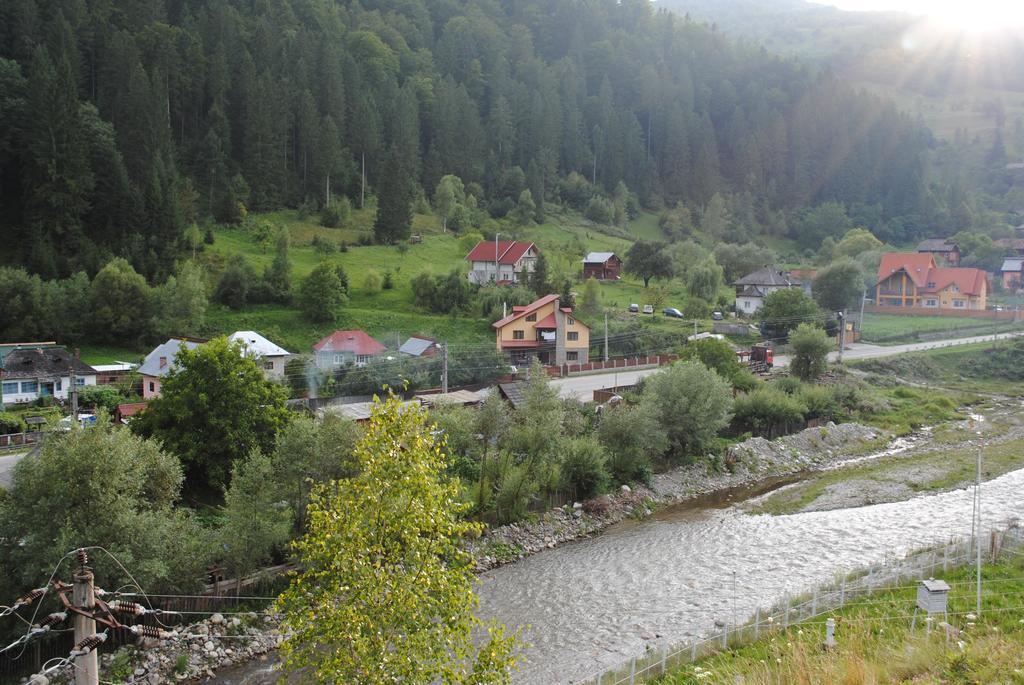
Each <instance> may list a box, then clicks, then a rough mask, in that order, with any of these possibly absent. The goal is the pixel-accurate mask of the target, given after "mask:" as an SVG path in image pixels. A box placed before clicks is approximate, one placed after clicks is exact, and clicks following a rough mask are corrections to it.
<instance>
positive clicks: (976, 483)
mask: <svg viewBox="0 0 1024 685" xmlns="http://www.w3.org/2000/svg"><path fill="white" fill-rule="evenodd" d="M983 445H984V438H982V437H981V431H978V470H977V474H976V476H975V481H974V501H975V505H974V511H975V512H976V513H975V516H976V518H977V525H976V526H975V539H974V546H975V548H976V550H975V554H976V559H975V568H976V572H977V586H978V587H977V594H978V597H977V606H976V607H975V613H977V615H978V616H981V448H982V446H983Z"/></svg>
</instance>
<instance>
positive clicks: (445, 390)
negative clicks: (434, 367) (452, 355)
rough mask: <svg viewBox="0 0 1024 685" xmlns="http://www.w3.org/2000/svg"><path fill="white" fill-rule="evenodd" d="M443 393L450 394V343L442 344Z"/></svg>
mask: <svg viewBox="0 0 1024 685" xmlns="http://www.w3.org/2000/svg"><path fill="white" fill-rule="evenodd" d="M441 392H442V393H443V394H447V393H448V343H441Z"/></svg>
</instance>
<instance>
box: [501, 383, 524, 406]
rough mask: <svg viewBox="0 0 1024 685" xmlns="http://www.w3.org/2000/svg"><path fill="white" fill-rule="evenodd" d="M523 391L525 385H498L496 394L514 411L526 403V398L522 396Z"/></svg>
mask: <svg viewBox="0 0 1024 685" xmlns="http://www.w3.org/2000/svg"><path fill="white" fill-rule="evenodd" d="M525 390H526V383H522V382H518V383H498V392H500V393H501V396H502V397H504V398H505V399H506V400H508V402H509V403H510V404H511V405H512V406H513V407H515V408H516V409H518V408H519V407H521V406H522V405H523V403H524V402H526V397H525V395H524V394H523V392H524V391H525Z"/></svg>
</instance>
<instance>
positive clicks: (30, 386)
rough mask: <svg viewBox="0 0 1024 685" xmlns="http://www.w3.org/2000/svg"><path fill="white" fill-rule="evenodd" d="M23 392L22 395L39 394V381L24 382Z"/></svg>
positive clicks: (22, 384) (22, 385)
mask: <svg viewBox="0 0 1024 685" xmlns="http://www.w3.org/2000/svg"><path fill="white" fill-rule="evenodd" d="M21 392H22V394H25V393H29V392H30V393H33V394H35V393H37V392H39V383H38V382H37V381H22V382H21Z"/></svg>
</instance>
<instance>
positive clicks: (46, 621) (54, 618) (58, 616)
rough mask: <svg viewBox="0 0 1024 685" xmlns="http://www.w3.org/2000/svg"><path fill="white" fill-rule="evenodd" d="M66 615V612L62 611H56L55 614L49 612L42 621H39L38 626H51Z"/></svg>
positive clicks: (65, 617)
mask: <svg viewBox="0 0 1024 685" xmlns="http://www.w3.org/2000/svg"><path fill="white" fill-rule="evenodd" d="M67 617H68V615H67V613H66V612H63V611H62V612H60V613H56V614H50V615H49V616H47V617H46V618H44V619H43V620H42V621H40V622H39V627H40V628H47V627H49V626H52V625H54V624H56V623H60V622H61V621H63V620H65V619H67Z"/></svg>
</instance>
